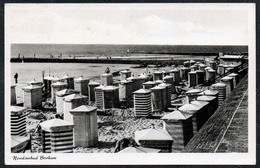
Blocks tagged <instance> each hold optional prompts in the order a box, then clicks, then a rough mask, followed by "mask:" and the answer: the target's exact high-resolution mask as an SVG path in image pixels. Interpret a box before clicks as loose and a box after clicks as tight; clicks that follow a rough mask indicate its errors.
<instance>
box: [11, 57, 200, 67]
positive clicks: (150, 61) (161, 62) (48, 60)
mask: <svg viewBox="0 0 260 168" xmlns="http://www.w3.org/2000/svg"><path fill="white" fill-rule="evenodd" d="M191 59H193V60H194V61H202V60H203V58H191ZM186 60H187V59H181V58H178V59H160V60H159V59H158V60H157V59H113V58H112V59H87V58H84V59H60V58H23V59H21V58H11V59H10V62H35V63H36V62H38V63H41V62H44V63H103V64H105V63H107V64H142V65H149V64H153V65H173V64H177V65H179V64H182V63H183V62H184V61H186Z"/></svg>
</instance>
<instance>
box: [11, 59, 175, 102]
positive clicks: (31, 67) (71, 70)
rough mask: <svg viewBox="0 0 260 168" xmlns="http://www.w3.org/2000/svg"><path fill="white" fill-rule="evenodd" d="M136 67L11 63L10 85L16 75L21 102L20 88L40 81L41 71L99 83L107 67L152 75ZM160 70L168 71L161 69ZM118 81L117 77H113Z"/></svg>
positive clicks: (148, 69)
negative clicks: (84, 78) (83, 78)
mask: <svg viewBox="0 0 260 168" xmlns="http://www.w3.org/2000/svg"><path fill="white" fill-rule="evenodd" d="M131 66H136V65H132V64H93V63H11V84H14V83H15V80H14V74H15V73H18V84H17V86H16V95H17V99H18V102H21V101H22V96H23V91H22V87H24V86H27V82H29V81H32V80H34V79H35V80H36V81H42V80H43V79H42V71H44V73H45V76H48V75H49V74H50V75H54V76H55V77H63V76H65V75H68V76H72V77H80V76H81V75H82V76H83V77H86V78H90V79H91V80H95V81H98V82H99V81H100V75H101V74H102V73H105V69H106V68H107V67H109V69H110V72H113V71H117V70H124V69H130V70H131V72H132V74H133V75H139V74H141V73H144V72H150V73H152V72H153V71H154V70H155V69H154V68H130V67H131ZM161 69H170V67H163V68H161ZM114 79H119V76H117V77H114Z"/></svg>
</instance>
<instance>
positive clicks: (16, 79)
mask: <svg viewBox="0 0 260 168" xmlns="http://www.w3.org/2000/svg"><path fill="white" fill-rule="evenodd" d="M14 79H15V83H18V73H15V74H14Z"/></svg>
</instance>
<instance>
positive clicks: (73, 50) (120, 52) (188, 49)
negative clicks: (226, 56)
mask: <svg viewBox="0 0 260 168" xmlns="http://www.w3.org/2000/svg"><path fill="white" fill-rule="evenodd" d="M219 52H225V53H230V52H240V53H244V52H248V46H224V45H223V46H221V45H218V46H210V45H208V46H207V45H102V44H12V45H11V57H17V56H18V55H19V54H20V55H21V56H24V57H34V54H35V57H43V58H44V57H49V56H50V55H53V56H54V58H55V57H58V56H60V55H61V54H62V56H63V57H69V56H76V57H77V56H78V57H81V56H84V57H97V56H99V57H102V56H105V57H106V56H119V57H121V56H131V54H133V53H134V54H137V53H138V54H151V53H152V54H158V53H163V54H172V53H175V54H178V53H179V54H188V55H190V54H191V53H204V54H206V55H207V54H209V53H216V54H218V53H219ZM144 56H149V55H144ZM157 56H158V57H161V56H163V55H162V54H161V55H157Z"/></svg>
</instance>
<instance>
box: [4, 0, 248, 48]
mask: <svg viewBox="0 0 260 168" xmlns="http://www.w3.org/2000/svg"><path fill="white" fill-rule="evenodd" d="M243 6H245V5H244V4H243ZM243 6H242V5H235V6H234V5H233V6H231V5H227V4H222V5H219V6H216V4H215V5H214V4H211V5H209V4H206V5H205V4H204V5H203V4H197V5H194V4H193V5H192V4H186V5H180V4H146V5H141V4H137V5H136V4H114V5H112V4H110V5H107V4H105V5H104V4H102V5H100V4H99V5H98V4H47V5H46V4H45V5H39V4H38V5H35V4H34V5H32V4H31V5H28V4H20V5H19V4H7V5H6V8H5V11H6V17H5V19H6V20H5V23H6V25H5V26H6V27H5V28H6V30H5V31H6V38H8V41H9V42H10V43H61V44H63V43H64V44H169V45H176V44H180V45H181V44H199V45H222V44H229V45H245V44H248V41H249V39H248V22H249V21H250V20H249V19H248V10H247V8H244V7H243Z"/></svg>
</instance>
